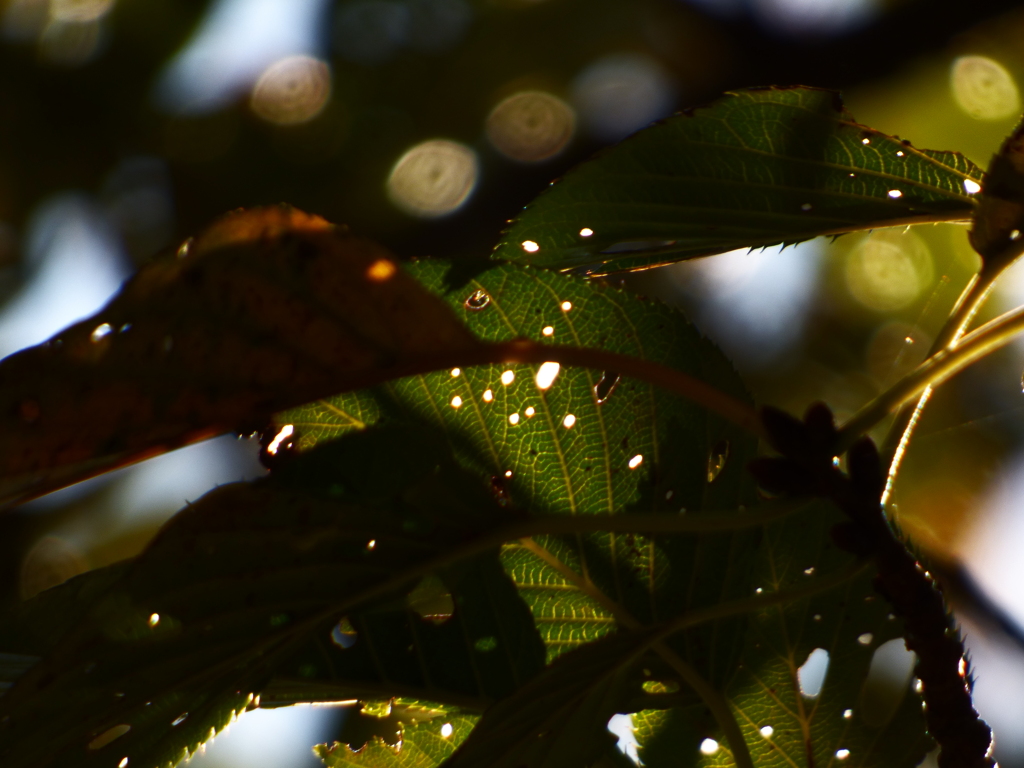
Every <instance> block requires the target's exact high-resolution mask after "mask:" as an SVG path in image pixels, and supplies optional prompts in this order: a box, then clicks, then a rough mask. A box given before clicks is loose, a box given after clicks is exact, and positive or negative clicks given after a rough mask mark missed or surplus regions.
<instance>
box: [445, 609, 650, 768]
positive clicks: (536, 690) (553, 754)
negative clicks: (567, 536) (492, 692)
mask: <svg viewBox="0 0 1024 768" xmlns="http://www.w3.org/2000/svg"><path fill="white" fill-rule="evenodd" d="M661 630H662V628H661V627H657V628H652V629H647V630H645V631H641V632H625V633H623V632H617V633H614V634H611V635H606V636H605V637H603V638H601V639H600V640H596V641H594V642H592V643H588V644H586V645H583V646H580V647H579V648H577V649H576V650H574V651H571V652H569V653H566V654H563V655H562V656H560V657H559V658H557V659H556V660H555V661H554V662H552V664H551V665H550V666H549V667H548V668H547V669H546V670H545V671H544V672H543V673H542V674H541V675H538V676H537V677H535V678H534V679H533V680H532V681H530V682H529V683H527V684H526V685H525V686H523V687H522V688H520V689H519V690H518V691H516V693H515V694H514V695H513V696H510V697H508V698H506V699H503V700H502V701H500V702H498V703H497V704H495V705H494V706H493V707H491V708H490V709H489V710H487V712H486V713H485V714H484V716H483V717H482V718H481V720H480V722H479V724H478V725H477V727H476V729H475V730H474V731H473V733H472V734H471V735H470V737H469V739H468V741H467V742H466V743H465V744H464V745H463V746H462V747H461V748H460V749H459V751H458V752H457V753H456V754H455V756H454V757H453V758H452V759H451V760H450V761H449V762H448V763H446V764H445V768H477V767H478V766H479V767H484V766H486V767H487V768H490V766H494V768H501V767H506V768H517V766H522V765H529V766H537V768H562V767H563V766H567V765H591V764H593V763H594V762H595V761H596V760H598V759H599V758H600V757H601V756H602V754H605V753H607V752H609V751H610V750H611V749H615V739H614V738H613V737H612V735H611V734H610V733H609V732H608V729H607V727H606V726H607V723H608V720H609V719H610V718H611V717H612V715H614V714H615V713H616V712H618V711H619V709H620V708H621V707H622V706H623V703H624V702H625V701H627V700H629V699H630V698H638V697H642V696H643V690H642V688H641V684H642V682H643V678H642V675H641V674H640V671H639V670H638V669H636V668H635V667H636V664H637V662H638V661H639V659H640V656H641V655H642V654H643V653H644V652H645V651H646V650H647V649H648V648H649V647H650V645H651V644H652V643H653V642H654V641H655V640H656V639H657V638H658V637H660V636H661V635H663V634H664V633H663V631H661Z"/></svg>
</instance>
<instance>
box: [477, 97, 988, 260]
mask: <svg viewBox="0 0 1024 768" xmlns="http://www.w3.org/2000/svg"><path fill="white" fill-rule="evenodd" d="M981 176H982V171H981V169H980V168H979V167H978V166H976V165H975V164H974V163H972V162H971V161H970V160H968V159H966V158H965V157H963V156H962V155H960V154H957V153H954V152H934V151H931V150H921V149H917V148H915V147H912V146H911V145H910V144H909V142H905V141H901V140H899V139H897V138H895V137H892V136H887V135H885V134H883V133H880V132H878V131H876V130H874V129H871V128H867V127H866V126H863V125H859V124H857V123H856V122H854V121H853V118H852V117H851V116H850V114H849V113H847V112H846V111H845V110H844V109H843V108H842V104H841V102H840V100H839V96H838V94H836V93H834V92H832V91H824V90H818V89H813V88H803V87H792V88H765V89H755V90H747V91H738V92H734V93H729V94H727V95H725V96H724V97H722V98H721V99H719V100H718V101H716V102H714V103H713V104H711V105H710V106H707V107H701V108H697V109H694V110H693V111H692V112H688V113H685V114H680V115H676V116H675V117H671V118H669V119H667V120H665V121H663V122H662V123H659V124H657V125H656V126H654V127H652V128H649V129H647V130H644V131H641V132H640V133H638V134H636V135H635V136H633V137H631V138H629V139H627V140H625V141H623V142H622V143H621V144H619V145H617V146H615V147H612V148H610V149H608V150H605V151H604V152H602V153H600V154H599V155H597V156H596V157H595V158H593V159H592V160H589V161H588V162H585V163H583V164H582V165H580V166H578V167H577V168H575V169H574V170H572V171H570V172H569V173H568V174H566V176H565V177H564V178H563V179H561V180H560V181H558V182H556V183H555V184H554V185H553V186H552V187H551V188H550V189H548V190H547V191H546V192H544V193H543V194H542V195H540V196H539V197H538V198H537V199H536V200H535V201H534V202H532V203H530V204H529V205H528V206H527V207H526V209H525V211H524V212H523V213H522V214H521V215H520V216H519V217H518V218H517V219H516V220H515V221H514V222H513V224H512V226H511V227H510V228H509V229H508V231H507V232H506V233H505V235H504V236H503V238H502V242H501V243H500V244H499V246H498V248H497V250H496V251H495V253H494V257H495V258H497V259H504V260H508V261H513V262H516V263H519V264H533V265H536V266H542V267H549V268H553V269H560V270H575V271H579V272H584V273H586V274H606V273H609V272H620V271H624V270H632V269H642V268H646V267H651V266H656V265H658V264H668V263H671V262H674V261H680V260H682V259H689V258H694V257H697V256H706V255H709V254H714V253H722V252H725V251H731V250H734V249H737V248H745V247H750V248H753V247H761V246H767V245H775V244H777V243H797V242H800V241H803V240H808V239H810V238H812V237H816V236H818V235H828V234H839V233H843V232H850V231H855V230H861V229H871V228H877V227H884V226H896V225H902V224H912V223H915V222H929V221H949V220H958V219H959V220H962V219H968V218H970V217H971V215H972V214H973V212H974V209H975V205H976V204H975V201H974V199H973V198H972V196H971V195H972V193H976V192H977V191H978V190H979V189H980V188H981V187H980V185H981Z"/></svg>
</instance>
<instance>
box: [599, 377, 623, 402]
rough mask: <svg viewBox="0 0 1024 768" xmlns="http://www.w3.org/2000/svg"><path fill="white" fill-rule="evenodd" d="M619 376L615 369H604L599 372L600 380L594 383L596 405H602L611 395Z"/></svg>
mask: <svg viewBox="0 0 1024 768" xmlns="http://www.w3.org/2000/svg"><path fill="white" fill-rule="evenodd" d="M620 378H621V377H620V376H619V374H617V373H616V372H615V371H605V372H604V373H603V374H601V380H600V381H599V382H597V384H595V385H594V399H595V400H596V401H597V404H598V405H603V404H604V403H605V402H606V401H607V400H608V398H609V397H611V396H612V392H614V391H615V385H616V384H618V383H619V379H620Z"/></svg>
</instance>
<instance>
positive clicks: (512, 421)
mask: <svg viewBox="0 0 1024 768" xmlns="http://www.w3.org/2000/svg"><path fill="white" fill-rule="evenodd" d="M508 423H509V424H511V425H512V426H513V427H514V426H515V425H516V424H518V423H519V414H518V413H513V414H512V415H511V416H509V417H508Z"/></svg>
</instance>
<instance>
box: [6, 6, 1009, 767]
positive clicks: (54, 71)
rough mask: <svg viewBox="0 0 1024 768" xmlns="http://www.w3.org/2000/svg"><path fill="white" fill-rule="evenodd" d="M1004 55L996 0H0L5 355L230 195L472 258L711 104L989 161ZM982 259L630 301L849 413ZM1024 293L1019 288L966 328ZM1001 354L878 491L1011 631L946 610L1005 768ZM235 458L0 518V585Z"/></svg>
mask: <svg viewBox="0 0 1024 768" xmlns="http://www.w3.org/2000/svg"><path fill="white" fill-rule="evenodd" d="M1022 39H1024V3H1020V2H1010V1H1009V0H975V2H972V3H970V4H967V3H965V2H963V1H962V0H211V1H210V2H207V1H206V0H6V1H5V0H0V354H3V355H6V354H9V353H11V352H13V351H15V350H17V349H19V348H21V347H23V346H27V345H30V344H34V343H38V342H40V341H42V340H44V339H45V338H47V337H48V336H49V335H50V334H51V333H53V332H55V331H57V330H58V329H59V328H61V327H63V326H64V325H66V324H68V323H70V322H72V321H74V320H76V319H79V318H81V317H83V316H85V315H88V314H90V313H91V312H92V311H94V310H95V309H97V308H98V307H99V306H100V305H101V304H102V303H103V302H104V301H105V300H106V299H107V297H109V295H110V294H111V293H112V292H113V291H115V290H116V289H117V287H118V285H119V284H120V282H121V280H123V279H124V278H125V277H127V276H128V275H129V274H131V272H132V271H133V270H134V269H135V268H136V267H138V266H139V265H141V264H144V263H145V262H146V261H147V260H148V259H150V258H152V257H153V255H154V254H156V253H158V252H160V251H161V250H162V249H165V248H169V247H170V248H173V247H175V246H176V244H177V243H178V242H180V241H181V240H182V239H183V238H184V237H186V236H187V235H189V234H190V233H193V232H195V231H196V230H197V229H199V228H201V227H202V226H204V225H205V224H206V223H208V222H209V221H210V220H211V219H213V218H214V217H216V216H217V215H219V214H221V213H223V212H225V211H228V210H230V209H233V208H237V207H240V206H250V205H257V204H264V203H273V202H279V201H286V202H290V203H292V204H294V205H296V206H299V207H301V208H304V209H306V210H308V211H310V212H313V213H317V214H320V215H322V216H324V217H326V218H328V219H330V220H332V221H335V222H339V223H347V224H349V225H350V226H351V227H352V228H353V230H355V231H356V232H358V233H360V234H364V235H368V236H371V237H374V238H377V239H378V240H380V241H381V242H383V243H385V244H386V245H387V246H389V247H390V248H392V249H393V250H394V251H395V252H396V253H397V254H398V255H399V256H401V257H403V258H412V257H425V256H437V257H444V258H451V259H457V260H464V261H469V262H472V261H483V260H486V259H487V258H488V254H489V252H490V250H491V248H492V246H493V245H494V244H495V243H496V241H497V239H498V235H499V233H500V231H501V229H502V227H503V226H504V224H505V223H506V222H507V220H508V219H510V218H511V217H513V216H515V215H516V212H517V211H518V210H519V209H520V208H521V207H522V206H523V205H524V204H525V203H527V202H528V201H529V200H530V199H532V198H533V197H534V196H535V195H536V194H538V193H539V192H540V191H542V190H543V189H544V187H545V186H546V185H547V184H548V183H549V182H550V181H551V180H553V179H556V178H557V177H558V176H560V175H561V174H562V173H564V172H565V171H566V170H567V169H568V168H570V167H571V166H573V165H574V164H576V163H578V162H580V161H581V160H583V159H585V158H586V157H588V156H590V155H591V154H593V153H594V152H596V151H598V150H599V149H600V148H601V147H603V146H607V145H609V144H611V143H614V142H616V141H618V140H620V139H622V138H624V137H625V136H628V135H629V134H630V133H632V132H634V131H636V130H638V129H640V128H642V127H643V126H644V125H647V124H648V123H650V122H651V121H653V120H656V119H659V118H662V117H665V116H667V115H669V114H671V113H672V112H674V111H675V110H678V109H681V108H683V107H687V106H694V105H698V104H702V103H706V102H708V101H710V100H712V99H714V98H715V97H716V96H717V95H719V94H720V93H721V92H722V91H723V90H727V89H729V88H737V87H744V86H750V85H767V84H782V85H785V84H804V85H815V86H821V87H827V88H836V89H841V90H842V91H843V92H844V95H845V99H846V103H847V106H848V107H849V109H850V111H851V112H852V114H853V115H854V116H855V117H856V118H857V119H858V121H860V122H862V123H865V124H868V125H871V126H872V127H875V128H878V129H880V130H883V131H886V132H889V133H894V134H898V135H899V136H901V137H903V138H907V139H910V140H912V141H913V142H914V144H915V146H918V147H926V148H932V149H955V150H960V151H963V152H964V153H965V154H967V155H968V156H969V157H970V158H971V159H973V160H974V161H975V162H978V163H980V164H981V165H985V164H986V163H987V162H988V159H989V157H990V156H991V155H992V153H993V152H994V151H995V150H996V149H997V148H998V146H999V143H1000V141H1001V139H1002V137H1003V136H1004V135H1005V134H1006V133H1007V132H1008V131H1009V130H1011V129H1012V128H1013V126H1014V125H1015V123H1016V122H1017V120H1018V118H1019V116H1020V113H1021V95H1020V91H1019V87H1020V86H1019V84H1021V83H1024V45H1022V44H1021V41H1022ZM975 267H976V263H975V256H974V255H973V253H972V251H971V249H970V247H969V245H968V243H967V230H966V227H964V226H962V225H952V224H950V225H937V226H927V227H921V228H917V229H914V230H910V231H906V230H902V229H899V230H880V231H877V232H873V233H865V234H861V235H850V236H846V237H843V238H839V239H838V240H836V241H835V242H828V241H813V242H811V243H807V244H804V245H801V246H799V247H797V248H790V249H786V250H784V251H782V250H780V249H777V248H773V249H766V250H765V251H763V252H762V251H759V252H753V253H746V252H736V253H732V254H726V255H723V256H719V257H713V258H711V259H704V260H700V261H698V262H690V263H685V264H680V265H676V266H672V267H667V268H663V269H659V270H652V271H650V272H645V273H642V274H638V275H633V276H629V277H628V278H626V283H627V284H628V285H629V286H631V287H632V288H634V289H635V290H638V291H640V292H642V293H644V294H647V295H652V296H657V297H660V298H662V299H664V300H666V301H669V302H672V303H675V304H677V305H679V306H680V307H681V308H683V310H684V311H685V312H687V314H688V315H689V316H690V317H691V318H692V319H693V320H694V322H695V323H697V325H698V326H699V327H700V328H701V329H702V330H703V331H704V332H705V333H707V334H708V335H710V336H711V337H712V338H714V339H716V340H717V341H718V342H719V343H720V344H721V345H722V346H723V347H724V348H725V350H726V351H727V353H728V354H729V355H730V356H731V357H732V358H733V359H734V361H735V363H736V365H737V367H738V368H739V369H740V371H741V372H742V373H743V374H744V376H745V377H746V380H747V381H748V384H749V386H750V388H751V390H752V392H753V393H754V394H755V396H756V397H757V399H758V400H759V401H760V402H764V403H772V404H774V405H778V406H781V407H784V408H787V409H790V410H793V411H802V410H803V409H804V408H805V407H806V406H807V405H808V404H809V403H811V402H813V401H815V400H819V399H823V400H825V401H827V402H828V403H829V404H830V405H832V407H833V408H834V409H835V410H836V411H837V413H838V414H839V415H840V416H841V417H842V416H848V415H850V414H851V413H853V412H854V411H855V410H856V409H857V408H858V407H859V406H860V405H862V404H863V403H865V402H866V401H867V400H868V399H870V398H871V397H873V396H874V395H876V394H878V393H879V392H880V391H882V389H884V388H885V387H886V386H888V385H890V384H892V383H893V382H894V381H896V380H897V379H898V378H899V376H901V375H902V374H904V373H906V372H907V371H908V370H909V369H910V368H911V367H912V366H913V365H915V364H916V363H918V362H920V360H921V359H922V358H923V356H924V354H925V351H926V350H927V348H928V346H929V344H930V342H931V338H932V336H933V335H934V334H935V333H936V331H937V329H938V328H939V326H940V325H941V323H942V321H943V319H944V318H945V316H946V315H947V313H948V312H949V310H950V308H951V307H952V305H953V302H954V301H955V300H956V297H957V295H958V294H959V292H960V290H961V289H962V288H963V286H964V284H965V283H966V282H967V280H968V279H969V277H970V275H971V273H972V271H973V270H974V269H975ZM1021 303H1024V270H1021V269H1014V270H1011V272H1010V274H1008V275H1007V276H1006V277H1005V278H1004V280H1003V282H1002V283H1001V284H1000V286H999V287H998V289H997V290H996V292H995V295H994V297H993V299H992V301H991V303H990V305H989V308H988V310H987V314H988V315H989V316H993V315H994V314H996V313H997V312H999V311H1003V310H1005V309H1009V308H1012V307H1014V306H1017V305H1019V304H1021ZM1022 357H1024V344H1017V345H1011V346H1010V347H1008V348H1006V349H1005V350H1003V351H1002V352H1000V353H999V354H997V355H994V356H993V357H992V358H990V359H988V360H986V361H984V362H982V363H981V364H979V365H978V366H976V367H975V368H974V369H972V370H969V371H967V372H965V373H963V374H962V375H960V376H959V377H957V378H956V379H955V380H954V381H952V382H951V383H950V384H948V385H946V386H945V387H943V388H942V389H941V390H940V391H939V393H938V394H937V396H936V397H935V398H934V401H933V404H932V406H931V407H930V409H929V411H928V412H927V414H926V417H925V418H924V420H923V423H922V424H921V427H920V429H919V432H918V436H917V438H916V439H915V441H914V442H913V444H912V446H911V449H910V451H909V453H908V458H907V461H906V462H905V465H904V470H903V473H902V475H901V476H900V478H899V481H898V483H897V486H896V491H895V496H894V502H895V505H896V509H897V513H898V516H899V519H900V522H901V524H902V525H903V526H904V528H905V529H906V530H907V531H908V532H910V533H911V534H912V535H913V536H914V537H915V539H916V540H917V541H918V542H919V543H920V544H921V545H922V547H924V548H925V549H926V550H927V551H929V552H931V553H933V554H934V555H935V556H938V557H941V558H943V560H946V561H951V562H954V563H962V564H963V565H964V567H965V568H966V569H967V571H966V572H968V573H970V574H971V575H972V576H973V577H974V578H975V579H976V580H977V582H978V584H980V586H981V590H982V593H983V594H984V595H987V596H989V597H990V598H992V599H993V600H994V601H995V602H996V603H997V604H998V605H999V606H1000V607H1001V608H1002V609H1003V610H1004V611H1005V616H1003V617H1002V619H999V620H994V619H993V615H992V613H991V612H990V611H986V610H985V606H984V603H983V601H982V602H979V595H977V594H973V593H971V591H970V590H968V591H966V592H964V591H963V590H957V591H955V592H954V596H955V597H958V600H957V606H958V608H959V609H960V611H961V616H962V618H963V619H964V621H965V623H966V626H967V629H968V636H969V644H970V647H971V651H972V654H973V655H974V658H975V661H976V664H977V675H978V678H979V682H978V689H977V695H978V706H979V708H980V709H981V710H982V714H983V715H984V716H985V717H987V718H988V719H990V721H991V722H992V723H993V725H994V727H995V732H996V737H997V757H998V758H999V759H1000V761H1001V763H1002V764H1003V765H1004V766H1006V765H1024V728H1021V727H1020V726H1019V723H1021V722H1022V721H1024V651H1022V650H1021V643H1020V642H1019V641H1018V640H1014V639H1013V637H1012V635H1013V633H1014V632H1013V627H1012V626H1010V625H1011V624H1013V623H1015V622H1022V623H1024V566H1022V565H1021V563H1024V556H1022V552H1024V550H1022V547H1024V522H1022V521H1024V501H1022V500H1021V499H1022V497H1024V418H1022V416H1024V394H1022V382H1021V372H1022V368H1024V363H1022ZM880 434H881V433H880ZM256 450H257V446H256V445H255V441H249V440H236V439H235V438H233V437H227V438H221V439H219V440H216V441H211V442H209V443H207V444H204V445H200V446H195V447H193V448H190V449H185V450H183V451H179V452H176V453H174V454H170V455H168V456H165V457H162V458H160V459H156V460H153V461H151V462H146V463H144V464H142V465H140V466H138V467H135V468H130V469H127V470H122V471H120V472H117V473H114V474H112V475H111V476H108V477H104V478H99V479H96V480H94V481H90V482H88V483H84V484H81V485H79V486H76V487H74V488H71V489H67V490H65V491H63V492H60V493H58V494H54V495H52V496H51V497H47V498H43V499H40V500H37V501H35V502H32V503H31V504H29V505H26V506H25V507H23V508H20V509H17V510H14V511H10V512H7V513H5V514H4V515H2V516H0V571H2V578H0V597H2V599H5V600H18V599H22V598H23V597H26V596H30V595H32V594H35V593H36V592H38V591H39V590H40V589H43V588H45V587H46V586H50V585H52V584H54V583H58V582H59V581H61V580H62V579H64V578H67V577H69V576H71V575H74V574H75V573H78V572H81V571H83V570H85V569H88V568H92V567H97V566H100V565H104V564H107V563H110V562H113V561H116V560H118V559H121V558H124V557H128V556H131V555H133V554H135V553H136V552H137V551H138V550H139V549H140V548H141V547H142V546H144V544H145V542H146V541H147V540H148V539H149V538H150V537H151V536H152V535H153V533H154V532H155V531H156V529H157V528H158V527H159V525H160V524H161V523H162V522H163V520H165V519H166V518H167V517H168V516H169V515H170V514H172V513H173V512H174V511H175V510H176V509H177V508H179V507H180V506H181V505H182V504H183V503H184V502H185V501H186V500H189V499H194V498H196V497H198V496H199V495H201V494H202V493H204V492H205V491H206V490H208V489H209V488H211V487H213V486H214V485H216V484H218V483H222V482H228V481H232V480H237V479H244V478H252V477H257V476H259V475H260V474H261V473H262V472H263V470H262V468H261V467H260V466H259V464H258V462H257V461H256ZM1000 620H1002V622H1003V623H1002V624H1000V623H999V621H1000ZM1007 622H1009V624H1008V623H1007ZM1007 630H1009V631H1007ZM1018 634H1019V633H1018ZM289 718H290V719H289ZM337 719H338V713H337V712H335V713H333V714H332V713H326V714H325V712H324V711H323V710H317V711H313V710H311V709H295V710H292V711H291V712H288V713H280V712H270V713H264V712H257V713H253V714H251V715H247V716H246V718H245V719H244V720H243V721H242V724H239V725H238V726H236V728H235V731H234V732H232V734H231V735H229V736H222V737H218V739H217V740H216V742H215V743H214V745H213V746H212V747H211V749H210V751H209V754H208V755H207V756H206V757H205V758H201V760H202V762H201V764H202V765H205V766H225V767H226V766H243V765H244V766H247V768H260V766H306V765H315V762H313V761H312V757H311V755H310V753H309V750H308V747H309V745H310V744H312V743H313V741H315V740H322V739H324V738H328V737H330V735H331V733H332V729H333V728H335V727H336V722H337Z"/></svg>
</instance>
